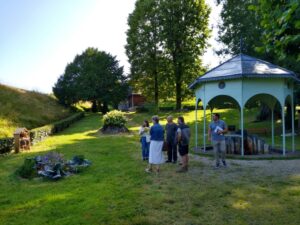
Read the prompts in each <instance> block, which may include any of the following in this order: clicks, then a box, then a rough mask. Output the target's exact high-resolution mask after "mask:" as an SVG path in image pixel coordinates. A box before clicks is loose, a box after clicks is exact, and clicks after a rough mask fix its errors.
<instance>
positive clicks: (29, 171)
mask: <svg viewBox="0 0 300 225" xmlns="http://www.w3.org/2000/svg"><path fill="white" fill-rule="evenodd" d="M17 174H18V175H19V176H20V177H23V178H27V179H32V178H34V177H36V176H37V172H36V168H35V159H34V158H26V159H25V161H24V164H23V165H22V166H21V167H20V168H19V169H18V170H17Z"/></svg>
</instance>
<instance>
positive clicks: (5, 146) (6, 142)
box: [0, 138, 14, 154]
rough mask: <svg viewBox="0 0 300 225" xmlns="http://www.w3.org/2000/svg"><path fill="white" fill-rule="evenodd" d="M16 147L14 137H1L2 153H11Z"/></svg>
mask: <svg viewBox="0 0 300 225" xmlns="http://www.w3.org/2000/svg"><path fill="white" fill-rule="evenodd" d="M13 148H14V138H1V139H0V154H5V153H9V152H10V151H11V150H12V149H13Z"/></svg>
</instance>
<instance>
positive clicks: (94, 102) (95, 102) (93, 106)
mask: <svg viewBox="0 0 300 225" xmlns="http://www.w3.org/2000/svg"><path fill="white" fill-rule="evenodd" d="M97 111H98V109H97V101H96V100H93V101H92V112H94V113H95V112H97Z"/></svg>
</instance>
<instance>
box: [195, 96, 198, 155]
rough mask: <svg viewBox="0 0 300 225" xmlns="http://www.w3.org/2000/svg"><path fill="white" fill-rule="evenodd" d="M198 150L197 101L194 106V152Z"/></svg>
mask: <svg viewBox="0 0 300 225" xmlns="http://www.w3.org/2000/svg"><path fill="white" fill-rule="evenodd" d="M197 150H198V99H196V106H195V151H197Z"/></svg>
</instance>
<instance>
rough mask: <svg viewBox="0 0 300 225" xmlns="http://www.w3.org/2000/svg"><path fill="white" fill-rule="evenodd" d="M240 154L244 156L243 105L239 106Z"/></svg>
mask: <svg viewBox="0 0 300 225" xmlns="http://www.w3.org/2000/svg"><path fill="white" fill-rule="evenodd" d="M241 155H242V156H244V107H243V106H241Z"/></svg>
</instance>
